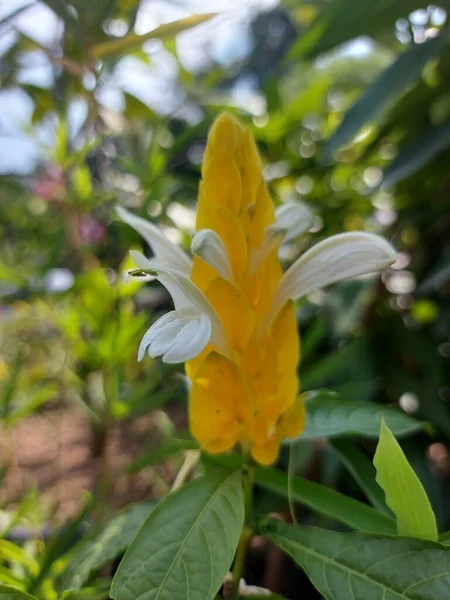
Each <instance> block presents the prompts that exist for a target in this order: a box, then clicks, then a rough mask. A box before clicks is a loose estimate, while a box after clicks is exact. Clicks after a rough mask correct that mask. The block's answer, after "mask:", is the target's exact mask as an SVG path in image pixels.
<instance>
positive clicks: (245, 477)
mask: <svg viewBox="0 0 450 600" xmlns="http://www.w3.org/2000/svg"><path fill="white" fill-rule="evenodd" d="M242 486H243V488H244V505H245V521H244V528H243V529H242V533H241V537H240V539H239V543H238V547H237V550H236V558H235V560H234V565H233V578H232V584H233V588H232V593H231V600H238V598H239V582H240V581H241V578H242V575H243V574H244V567H245V560H246V558H247V551H248V546H249V543H250V540H251V539H252V537H253V529H252V528H251V527H249V525H248V524H249V521H250V518H251V511H252V503H253V469H252V467H251V465H249V463H248V459H247V457H244V466H243V469H242Z"/></svg>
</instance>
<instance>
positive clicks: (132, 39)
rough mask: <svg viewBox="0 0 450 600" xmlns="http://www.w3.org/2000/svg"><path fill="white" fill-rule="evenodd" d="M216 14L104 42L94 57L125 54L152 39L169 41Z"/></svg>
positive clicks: (95, 47)
mask: <svg viewBox="0 0 450 600" xmlns="http://www.w3.org/2000/svg"><path fill="white" fill-rule="evenodd" d="M215 16H216V13H206V14H204V15H191V16H190V17H186V18H184V19H180V20H179V21H174V22H173V23H166V24H165V25H161V26H160V27H157V28H156V29H153V30H152V31H149V32H148V33H144V34H142V35H137V34H135V33H133V34H130V35H127V36H125V37H122V38H119V39H115V40H111V41H108V42H102V43H101V44H97V45H96V46H93V47H92V49H91V52H92V55H93V56H94V57H95V58H104V57H105V56H108V57H110V56H113V55H116V54H125V53H127V52H130V51H131V50H135V49H136V48H139V47H140V46H141V45H142V44H143V43H144V42H146V41H147V40H151V39H159V40H167V39H170V38H172V37H174V36H175V35H177V34H178V33H180V32H181V31H184V30H185V29H190V28H191V27H195V26H196V25H199V24H200V23H203V22H205V21H209V19H212V17H215Z"/></svg>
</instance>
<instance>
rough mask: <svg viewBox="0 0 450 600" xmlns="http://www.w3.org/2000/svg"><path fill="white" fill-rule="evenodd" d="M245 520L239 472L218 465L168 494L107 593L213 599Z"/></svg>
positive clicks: (120, 597) (126, 598)
mask: <svg viewBox="0 0 450 600" xmlns="http://www.w3.org/2000/svg"><path fill="white" fill-rule="evenodd" d="M243 522H244V494H243V490H242V480H241V472H240V471H234V472H232V473H231V474H230V472H229V471H228V472H227V471H219V472H216V473H213V474H211V475H207V476H204V477H201V478H199V479H197V480H195V481H193V482H191V483H188V484H187V485H185V486H183V487H182V488H181V489H180V490H178V491H176V492H174V493H172V494H169V496H167V497H166V498H165V499H164V500H163V501H162V502H161V503H160V504H159V505H158V506H157V507H156V508H155V510H154V511H153V512H152V513H151V515H150V517H149V518H148V519H147V521H146V522H145V523H144V525H143V526H142V528H141V529H140V531H139V533H138V534H137V536H136V537H135V538H134V540H133V542H132V543H131V545H130V546H129V548H128V550H127V552H126V554H125V557H124V559H123V560H122V562H121V564H120V566H119V569H118V571H117V573H116V576H115V577H114V580H113V584H112V588H111V592H110V595H111V597H112V598H116V599H117V600H138V599H139V598H140V599H142V600H144V599H145V600H156V599H158V600H166V599H167V600H171V599H174V598H176V599H177V600H188V599H194V598H199V599H200V598H201V599H202V600H212V599H213V598H214V596H215V594H216V593H217V591H218V589H219V588H220V586H221V585H222V582H223V578H224V577H225V575H226V574H227V572H228V569H229V568H230V565H231V562H232V560H233V556H234V552H235V550H236V546H237V543H238V541H239V536H240V534H241V530H242V526H243Z"/></svg>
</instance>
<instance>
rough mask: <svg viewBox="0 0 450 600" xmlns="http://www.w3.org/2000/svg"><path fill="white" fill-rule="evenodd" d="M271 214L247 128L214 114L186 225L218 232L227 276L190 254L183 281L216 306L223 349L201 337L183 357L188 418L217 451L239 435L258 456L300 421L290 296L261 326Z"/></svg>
mask: <svg viewBox="0 0 450 600" xmlns="http://www.w3.org/2000/svg"><path fill="white" fill-rule="evenodd" d="M274 223H275V210H274V206H273V203H272V200H271V199H270V196H269V194H268V192H267V187H266V184H265V182H264V179H263V173H262V165H261V161H260V158H259V155H258V151H257V149H256V145H255V142H254V141H253V138H252V136H251V133H250V131H249V129H244V128H243V127H241V125H240V124H239V123H238V122H237V121H236V120H235V119H233V118H232V117H231V116H229V115H226V114H225V115H222V116H221V117H219V118H218V119H217V121H216V122H215V124H214V126H213V127H212V129H211V131H210V134H209V137H208V144H207V147H206V151H205V158H204V163H203V169H202V182H201V184H200V191H199V201H198V209H197V223H196V228H197V231H200V230H204V229H209V230H212V231H214V232H216V233H217V234H218V235H219V236H220V239H221V240H222V242H223V244H224V246H225V249H226V251H227V254H228V256H229V261H230V264H231V273H230V274H229V277H228V279H225V278H224V277H222V276H221V275H219V276H218V275H217V272H216V271H215V270H214V269H213V267H211V266H210V265H209V264H208V263H206V262H204V261H203V260H202V258H199V257H198V256H195V257H194V265H193V271H192V281H193V282H194V283H195V284H196V285H197V287H198V288H199V289H200V290H201V291H202V292H203V294H204V295H205V296H206V298H207V299H208V300H209V302H210V303H211V305H212V306H213V308H214V310H215V311H216V313H217V314H218V316H219V318H220V320H221V322H222V324H223V327H224V329H225V332H226V335H227V337H228V341H229V345H230V348H231V353H230V356H229V357H225V356H223V355H222V354H219V353H218V352H216V351H215V348H214V347H213V346H212V345H208V346H207V347H206V348H205V350H204V351H203V352H202V353H201V354H200V356H198V357H196V358H195V359H193V360H192V361H189V362H188V363H187V364H186V371H187V375H188V376H189V378H190V379H191V381H192V388H191V392H190V408H189V413H190V427H191V431H192V433H193V435H194V436H195V438H196V439H197V440H198V441H199V442H200V444H201V445H202V446H203V447H204V448H205V450H207V451H208V452H212V453H217V452H224V451H226V450H229V449H231V448H232V447H233V446H235V444H236V443H237V442H239V443H240V444H241V445H242V446H243V448H245V449H246V450H249V451H250V452H251V454H252V456H253V458H254V459H255V460H257V461H258V462H260V463H263V464H269V463H272V462H273V461H274V460H275V459H276V457H277V455H278V449H279V445H280V441H281V440H282V438H284V437H291V436H297V435H299V434H300V433H301V431H302V429H303V427H304V407H303V404H302V402H301V400H300V399H299V398H297V392H298V383H297V375H296V370H297V363H298V360H299V338H298V334H297V325H296V320H295V313H294V307H293V304H292V302H291V301H288V302H287V303H286V304H285V305H284V306H283V307H282V308H281V310H280V311H279V312H278V314H277V315H276V317H275V319H274V320H273V322H272V323H271V324H270V325H269V327H265V321H267V319H266V318H267V315H268V312H269V311H270V309H271V307H272V301H273V295H274V293H275V291H276V289H277V287H278V284H279V282H280V280H281V277H282V275H283V272H282V269H281V265H280V261H279V259H278V247H277V246H275V247H274V248H273V249H272V250H270V251H269V252H268V254H267V256H265V257H263V259H262V260H258V258H259V253H260V252H261V247H262V246H263V244H264V242H265V236H266V235H267V233H266V231H267V228H268V227H269V226H271V225H273V224H274ZM273 235H274V236H275V235H276V232H275V234H273ZM280 241H281V239H280ZM258 263H259V264H258Z"/></svg>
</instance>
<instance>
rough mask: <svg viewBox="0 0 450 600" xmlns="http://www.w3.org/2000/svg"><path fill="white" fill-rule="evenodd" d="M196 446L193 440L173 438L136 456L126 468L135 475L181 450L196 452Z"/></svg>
mask: <svg viewBox="0 0 450 600" xmlns="http://www.w3.org/2000/svg"><path fill="white" fill-rule="evenodd" d="M197 449H198V444H197V442H194V440H189V439H182V438H174V439H170V440H168V441H167V442H165V443H164V444H162V445H161V446H159V447H158V448H156V449H153V450H152V449H149V448H147V450H145V451H144V452H143V453H142V454H141V455H140V456H138V457H137V458H136V459H135V460H134V461H133V462H132V463H131V464H130V465H129V467H128V470H129V471H131V472H132V473H137V472H138V471H141V470H142V469H145V468H146V467H151V466H153V465H157V464H159V463H161V462H162V461H163V460H165V459H166V458H168V457H169V456H172V455H173V454H179V453H180V452H182V451H183V450H197Z"/></svg>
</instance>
